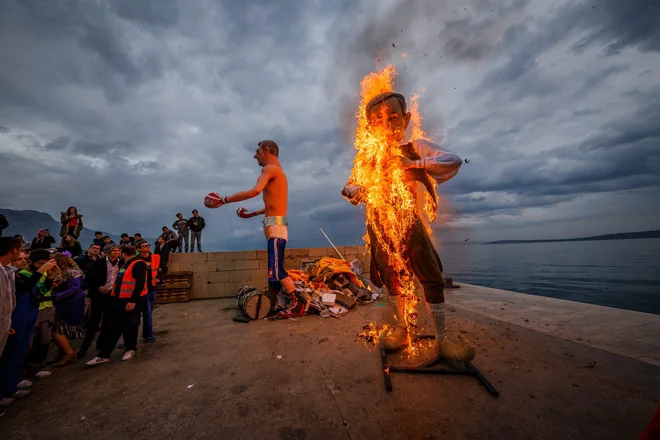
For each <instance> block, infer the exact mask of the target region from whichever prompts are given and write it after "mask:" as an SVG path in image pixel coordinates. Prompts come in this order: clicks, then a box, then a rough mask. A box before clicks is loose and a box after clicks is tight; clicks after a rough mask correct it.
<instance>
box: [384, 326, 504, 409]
mask: <svg viewBox="0 0 660 440" xmlns="http://www.w3.org/2000/svg"><path fill="white" fill-rule="evenodd" d="M416 339H435V336H433V335H420V336H418V337H417V338H416ZM378 346H379V351H380V361H381V364H382V367H383V378H384V379H385V389H386V390H387V391H392V377H391V373H410V374H438V375H453V376H474V377H475V378H476V379H477V380H478V381H479V383H481V384H482V385H483V386H484V387H485V388H486V390H487V391H488V392H489V393H490V394H491V395H492V396H494V397H498V396H499V395H500V393H499V392H498V391H497V390H496V389H495V387H493V385H491V383H490V382H489V381H488V379H486V378H485V377H484V375H483V374H481V372H480V371H479V370H478V369H477V367H475V366H474V365H473V364H472V363H471V362H465V363H464V365H465V368H444V367H440V368H438V367H437V366H438V365H441V364H445V365H446V364H447V363H448V360H447V359H444V358H440V357H437V358H434V359H432V360H431V361H429V362H425V363H423V364H421V365H418V366H416V367H400V366H396V365H390V364H389V363H388V361H387V351H386V350H385V345H384V344H383V336H382V335H381V340H380V341H379V344H378Z"/></svg>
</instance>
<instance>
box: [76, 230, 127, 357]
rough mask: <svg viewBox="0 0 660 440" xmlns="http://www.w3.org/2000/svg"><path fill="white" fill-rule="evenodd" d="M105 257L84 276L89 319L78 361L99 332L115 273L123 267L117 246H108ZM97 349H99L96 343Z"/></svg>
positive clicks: (95, 263)
mask: <svg viewBox="0 0 660 440" xmlns="http://www.w3.org/2000/svg"><path fill="white" fill-rule="evenodd" d="M103 253H104V254H105V255H106V256H105V257H104V258H101V259H98V260H96V261H94V262H93V263H92V265H91V266H90V268H89V270H88V271H87V274H86V276H85V286H86V287H87V298H89V299H90V302H91V304H90V318H89V321H88V322H87V328H86V329H85V339H83V342H82V344H81V345H80V349H79V350H78V359H80V358H82V357H84V356H85V354H87V351H88V350H89V347H90V346H91V345H92V342H93V341H94V337H95V336H96V332H97V331H98V330H99V324H100V323H101V320H102V319H103V313H104V310H105V307H106V306H107V303H108V298H109V293H110V291H111V290H112V286H113V285H114V284H115V280H116V279H117V273H118V272H119V269H120V268H121V267H122V265H123V261H120V259H119V255H120V254H121V247H120V246H119V245H118V244H114V243H113V244H110V245H108V246H106V247H105V248H104V249H103ZM96 348H97V349H98V348H99V346H98V342H97V347H96Z"/></svg>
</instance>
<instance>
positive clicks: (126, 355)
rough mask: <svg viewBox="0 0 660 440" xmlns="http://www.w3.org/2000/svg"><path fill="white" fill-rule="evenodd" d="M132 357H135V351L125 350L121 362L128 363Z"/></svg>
mask: <svg viewBox="0 0 660 440" xmlns="http://www.w3.org/2000/svg"><path fill="white" fill-rule="evenodd" d="M133 356H135V350H126V351H125V352H124V355H123V356H122V357H121V360H122V361H128V360H130V359H131V358H132V357H133Z"/></svg>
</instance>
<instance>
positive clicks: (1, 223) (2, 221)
mask: <svg viewBox="0 0 660 440" xmlns="http://www.w3.org/2000/svg"><path fill="white" fill-rule="evenodd" d="M8 227H9V222H8V221H7V217H5V215H4V214H0V237H2V231H3V230H4V229H7V228H8Z"/></svg>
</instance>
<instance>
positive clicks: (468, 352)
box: [426, 302, 476, 362]
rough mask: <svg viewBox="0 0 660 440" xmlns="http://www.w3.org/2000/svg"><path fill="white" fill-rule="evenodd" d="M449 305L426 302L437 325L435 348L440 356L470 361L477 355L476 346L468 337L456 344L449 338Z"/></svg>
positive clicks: (459, 360) (453, 359) (427, 308)
mask: <svg viewBox="0 0 660 440" xmlns="http://www.w3.org/2000/svg"><path fill="white" fill-rule="evenodd" d="M446 308H447V305H446V304H445V303H439V304H431V303H428V302H427V303H426V310H428V312H429V314H430V315H431V317H432V318H433V323H434V325H435V349H436V354H437V355H438V357H442V358H445V359H449V360H452V361H457V362H470V361H472V360H473V359H474V357H475V355H476V354H475V351H474V348H473V347H471V346H469V345H468V344H469V342H470V341H468V340H467V339H463V340H461V342H460V343H458V344H456V343H454V342H452V341H450V340H449V338H447V332H446V330H445V310H446Z"/></svg>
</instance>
